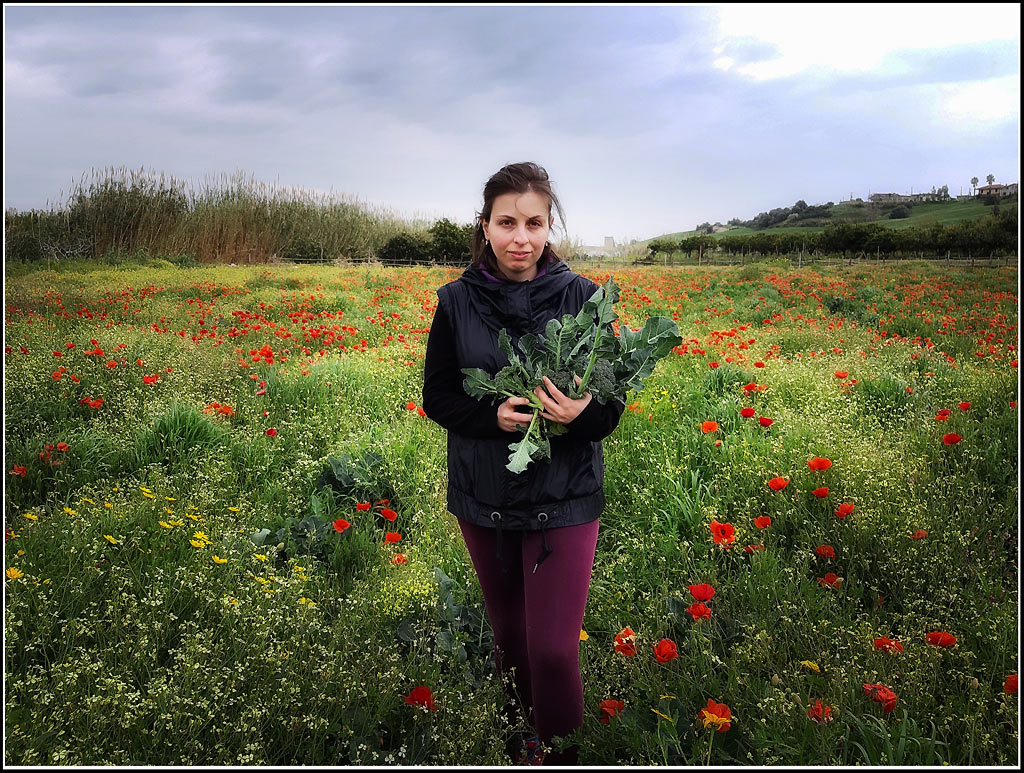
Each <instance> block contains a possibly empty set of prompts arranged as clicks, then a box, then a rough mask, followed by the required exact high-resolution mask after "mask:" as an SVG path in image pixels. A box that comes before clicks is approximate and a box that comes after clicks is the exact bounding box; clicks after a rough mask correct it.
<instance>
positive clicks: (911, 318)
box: [4, 262, 1019, 765]
mask: <svg viewBox="0 0 1024 773" xmlns="http://www.w3.org/2000/svg"><path fill="white" fill-rule="evenodd" d="M579 270H580V271H581V272H582V273H584V274H586V275H587V276H590V277H591V278H592V279H594V280H595V281H596V282H598V283H602V282H603V281H604V280H605V279H607V277H608V272H607V270H605V271H602V270H600V269H579ZM457 273H458V272H457V271H455V270H451V269H442V268H423V269H398V268H395V269H381V268H376V269H375V268H371V267H350V268H327V267H303V268H297V267H290V266H273V267H269V268H268V267H261V268H236V267H228V266H218V267H207V268H190V269H179V268H175V267H173V266H170V265H169V264H165V265H164V266H151V267H146V268H143V267H124V268H110V267H106V268H104V267H96V266H93V267H91V268H89V267H84V268H83V269H82V270H81V271H78V272H71V271H67V272H52V271H29V272H22V273H20V274H14V273H12V272H8V276H7V280H6V287H5V299H4V301H5V311H4V345H5V346H4V422H5V425H4V455H5V461H4V481H5V497H4V526H5V542H4V548H5V551H4V552H5V557H4V562H5V572H6V575H5V580H4V650H5V673H4V692H5V695H4V698H5V709H6V712H5V716H6V727H5V740H6V743H5V749H6V751H5V763H9V764H20V765H68V764H77V765H99V764H122V765H127V764H145V765H217V764H241V765H263V764H272V765H293V764H294V765H329V764H364V765H375V764H380V765H414V764H431V765H456V764H461V765H503V764H508V759H507V758H506V757H505V752H504V749H505V740H506V738H508V737H509V735H510V734H511V733H513V732H515V731H518V730H522V729H524V728H525V725H524V721H523V719H522V717H517V716H508V715H506V714H505V713H504V711H503V708H502V707H503V699H502V691H501V685H500V682H499V680H498V678H497V677H496V675H495V674H494V671H493V664H492V662H491V660H490V648H491V635H490V630H489V628H488V625H487V621H486V617H485V615H484V613H483V606H482V597H481V594H480V589H479V586H478V585H477V583H476V580H475V576H474V574H473V570H472V566H471V564H470V562H469V558H468V554H467V552H466V550H465V547H464V545H463V543H462V540H461V536H460V535H459V531H458V527H457V525H456V523H455V520H454V518H453V516H451V515H450V514H448V513H447V512H446V510H445V475H446V468H445V434H444V431H443V430H441V429H440V428H439V427H438V426H437V425H435V424H433V423H432V422H431V421H430V420H429V419H427V418H426V417H425V416H424V414H423V412H422V410H421V409H420V408H419V403H420V396H421V388H422V378H423V354H424V349H425V345H426V338H427V333H428V331H429V328H430V324H431V318H432V314H433V311H434V308H435V304H436V300H437V299H436V295H435V293H434V290H435V289H436V288H437V287H438V286H439V285H441V284H443V283H444V282H446V281H448V280H449V279H452V278H454V277H455V276H456V275H457ZM615 278H616V281H617V283H618V284H619V285H620V287H621V288H622V299H621V301H620V303H619V305H618V309H617V310H618V313H619V315H620V322H621V323H622V324H628V325H630V326H631V327H634V328H636V327H640V326H641V325H642V324H643V321H644V319H645V318H646V317H647V316H649V315H665V316H669V317H672V318H674V319H675V320H677V322H678V324H679V328H680V332H681V335H682V336H683V343H682V344H681V345H680V346H679V347H677V348H676V350H674V352H673V353H672V354H671V355H669V357H668V358H666V360H664V361H663V362H662V363H661V364H660V365H659V366H658V369H657V370H656V371H655V373H654V375H653V376H652V377H651V379H650V380H649V381H648V384H647V388H646V389H645V390H644V391H643V392H640V393H631V394H630V398H629V401H628V404H627V408H628V410H626V411H625V412H624V414H623V418H622V421H621V423H620V425H619V427H618V428H617V429H616V431H615V432H614V433H613V434H612V436H611V437H610V438H608V439H607V440H606V441H605V443H604V446H605V457H606V462H607V474H606V492H607V499H608V505H607V509H606V511H605V513H604V515H603V516H602V518H601V531H600V536H599V540H598V548H597V558H596V562H595V566H594V573H593V579H592V583H591V590H590V597H589V602H588V606H587V612H586V617H585V621H584V630H583V631H581V633H580V663H581V668H582V671H583V682H584V690H585V700H586V718H585V722H584V726H583V728H582V729H581V731H580V733H579V736H578V737H577V738H575V739H572V740H574V741H575V742H578V743H579V744H580V762H581V764H584V765H605V764H628V765H693V764H706V763H710V764H717V765H739V764H756V765H816V764H822V765H835V764H843V765H845V764H850V765H853V764H878V765H939V764H942V763H951V764H960V765H1015V764H1016V763H1017V762H1018V759H1019V751H1018V750H1019V727H1018V703H1017V676H1016V674H1017V668H1018V662H1017V660H1018V614H1017V607H1018V577H1019V573H1018V557H1019V547H1018V537H1019V532H1018V515H1019V510H1018V494H1019V463H1018V452H1017V446H1018V429H1017V426H1018V406H1017V400H1018V397H1019V386H1018V371H1017V365H1018V361H1017V358H1018V349H1017V347H1018V325H1019V317H1018V296H1017V273H1016V269H1015V268H1012V267H1011V268H1003V269H986V270H978V271H971V272H968V271H963V272H960V271H955V270H954V271H948V270H942V269H940V268H938V267H935V266H931V265H928V264H925V263H918V262H909V263H905V264H900V265H898V266H891V267H884V268H870V269H865V268H859V267H849V268H836V269H830V270H827V271H816V270H814V269H810V268H805V269H802V270H793V269H790V268H789V267H788V265H785V266H781V265H780V266H776V265H770V264H767V265H766V264H755V265H750V266H746V267H743V268H731V269H707V268H705V269H699V268H683V269H659V268H645V269H642V270H641V269H626V270H617V271H616V272H615Z"/></svg>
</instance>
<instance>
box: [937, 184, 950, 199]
mask: <svg viewBox="0 0 1024 773" xmlns="http://www.w3.org/2000/svg"><path fill="white" fill-rule="evenodd" d="M938 194H939V199H940V200H942V201H948V200H949V186H948V185H943V186H942V187H941V188H939V190H938Z"/></svg>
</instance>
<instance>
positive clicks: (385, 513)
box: [380, 507, 398, 523]
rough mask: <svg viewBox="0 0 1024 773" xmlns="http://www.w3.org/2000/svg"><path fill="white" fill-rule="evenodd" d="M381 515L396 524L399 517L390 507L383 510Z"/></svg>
mask: <svg viewBox="0 0 1024 773" xmlns="http://www.w3.org/2000/svg"><path fill="white" fill-rule="evenodd" d="M380 514H381V515H382V516H384V517H385V518H386V519H387V520H389V521H391V523H394V522H395V519H396V518H397V517H398V513H396V512H395V511H394V510H392V509H391V508H390V507H383V508H381V511H380Z"/></svg>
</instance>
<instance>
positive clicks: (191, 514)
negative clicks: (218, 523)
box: [185, 513, 200, 523]
mask: <svg viewBox="0 0 1024 773" xmlns="http://www.w3.org/2000/svg"><path fill="white" fill-rule="evenodd" d="M185 515H187V516H188V517H189V518H191V519H192V520H193V521H196V522H197V523H198V521H199V520H200V518H199V516H198V515H195V514H193V513H185Z"/></svg>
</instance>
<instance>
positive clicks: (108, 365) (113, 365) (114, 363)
mask: <svg viewBox="0 0 1024 773" xmlns="http://www.w3.org/2000/svg"><path fill="white" fill-rule="evenodd" d="M107 367H108V368H110V369H111V370H113V369H114V368H116V367H117V363H116V362H114V360H107Z"/></svg>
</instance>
